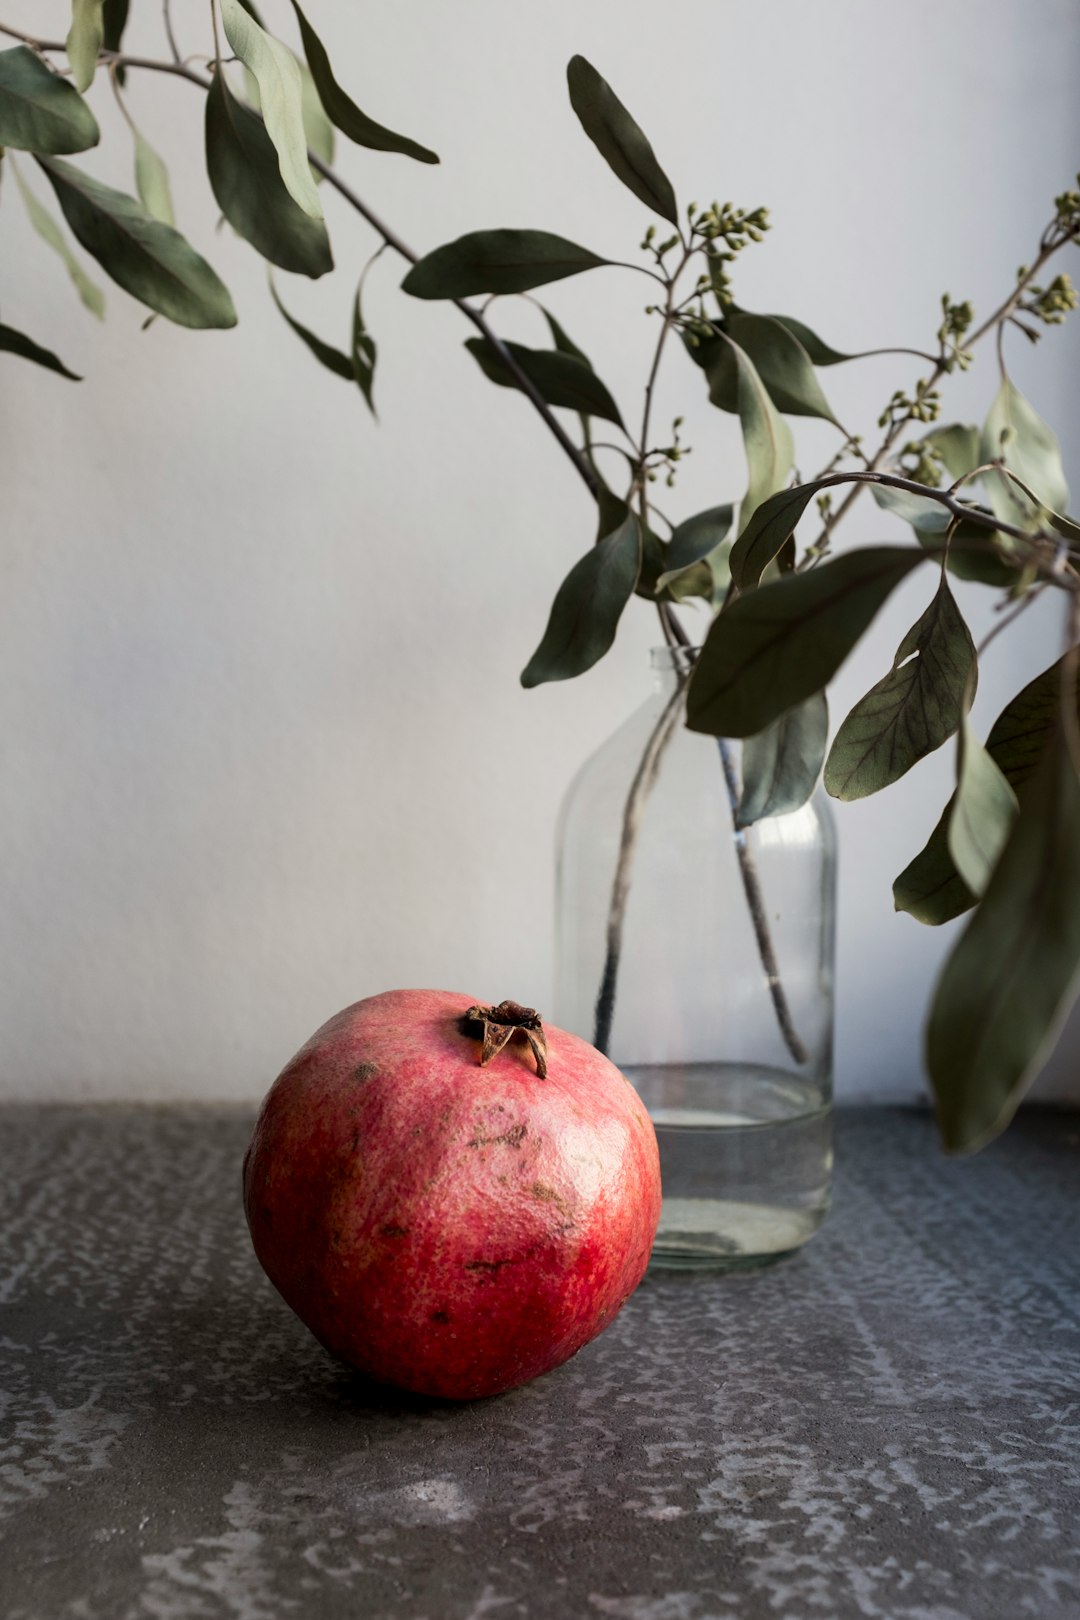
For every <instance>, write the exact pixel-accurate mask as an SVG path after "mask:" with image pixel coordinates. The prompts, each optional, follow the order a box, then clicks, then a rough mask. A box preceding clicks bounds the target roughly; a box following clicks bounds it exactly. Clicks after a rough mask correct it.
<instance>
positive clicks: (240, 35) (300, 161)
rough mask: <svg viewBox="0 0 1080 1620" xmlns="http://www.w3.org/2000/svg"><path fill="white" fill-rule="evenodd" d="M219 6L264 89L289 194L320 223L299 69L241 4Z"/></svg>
mask: <svg viewBox="0 0 1080 1620" xmlns="http://www.w3.org/2000/svg"><path fill="white" fill-rule="evenodd" d="M219 4H220V6H221V18H222V22H223V23H224V25H225V33H226V36H227V38H228V41H229V44H230V45H231V46H232V48H233V50H234V51H235V52H236V54H237V56H238V57H239V58H240V60H241V62H243V64H244V66H245V67H247V68H249V69H250V70H251V72H252V73H253V74H254V76H255V81H256V83H257V84H258V86H259V105H260V107H261V109H262V116H263V122H264V124H265V126H266V133H267V134H268V135H269V137H270V139H271V141H272V142H273V144H274V149H275V151H276V152H277V156H278V167H279V170H280V174H281V179H282V182H283V184H284V186H285V189H286V191H287V192H288V193H289V195H290V197H292V199H293V201H294V202H295V203H296V204H297V205H298V206H299V207H300V208H301V209H302V210H303V211H304V213H305V214H307V215H308V216H309V217H310V218H311V219H314V220H321V219H322V217H323V211H322V203H321V202H320V200H319V192H318V187H317V186H316V184H315V181H314V178H313V176H312V173H311V165H310V163H309V162H308V155H307V136H306V134H305V132H304V108H303V87H302V85H301V81H300V67H299V64H298V63H297V60H296V58H295V56H294V55H293V53H292V52H291V51H290V50H289V49H288V48H287V47H286V46H285V45H283V44H282V43H281V41H280V40H277V39H275V38H274V37H273V35H272V34H268V33H266V32H265V30H264V29H262V28H260V27H259V24H258V23H257V22H256V21H255V19H254V17H252V16H251V14H250V12H248V11H246V10H245V9H244V7H243V6H242V5H241V4H240V0H219Z"/></svg>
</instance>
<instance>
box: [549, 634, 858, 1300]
mask: <svg viewBox="0 0 1080 1620" xmlns="http://www.w3.org/2000/svg"><path fill="white" fill-rule="evenodd" d="M691 656H692V655H691ZM686 659H687V655H686V654H685V653H681V652H679V651H678V650H672V649H670V648H667V647H663V648H657V649H656V650H654V652H653V654H652V662H653V669H654V672H655V676H656V681H655V689H654V692H653V695H652V696H651V698H650V699H649V701H648V702H647V703H645V704H644V705H643V706H642V707H641V708H640V709H639V710H638V711H637V712H636V713H635V714H634V715H633V716H632V717H631V718H630V719H629V720H628V721H627V722H626V724H625V725H623V726H622V727H621V728H620V729H619V730H618V731H617V732H616V733H615V735H614V736H613V737H612V738H610V740H609V741H608V742H607V743H605V744H604V746H603V747H602V748H600V749H599V751H598V752H597V753H595V754H594V755H593V756H592V758H591V759H589V760H588V761H587V762H586V764H585V765H584V766H583V767H582V769H581V770H580V771H579V772H578V775H577V776H576V777H575V779H574V781H573V782H572V783H571V786H570V788H569V791H568V793H567V795H566V798H565V800H564V801H563V806H562V811H561V814H560V818H559V834H558V864H557V880H556V883H557V896H556V929H557V966H556V1000H555V1008H554V1014H553V1016H554V1021H555V1023H557V1024H559V1025H561V1026H562V1027H563V1028H564V1029H570V1030H573V1031H574V1032H575V1033H576V1034H578V1035H582V1036H584V1037H585V1038H586V1039H587V1040H590V1041H593V1042H594V1043H595V1044H596V1045H598V1046H599V1047H600V1048H601V1050H603V1051H606V1052H607V1053H608V1055H609V1056H610V1057H611V1058H612V1060H613V1061H614V1062H615V1063H617V1064H618V1066H619V1067H620V1068H621V1069H622V1071H623V1072H624V1074H626V1075H627V1076H628V1078H629V1079H630V1080H631V1081H632V1082H633V1084H634V1086H635V1087H636V1088H637V1090H638V1091H639V1092H640V1094H641V1096H642V1097H643V1099H644V1101H645V1103H646V1106H647V1107H648V1109H649V1112H650V1114H651V1116H652V1119H653V1123H654V1124H655V1126H656V1132H657V1136H658V1138H659V1142H660V1167H661V1174H662V1178H663V1185H664V1205H663V1213H662V1215H661V1218H660V1230H659V1233H658V1236H657V1241H656V1247H655V1249H654V1251H653V1264H654V1265H660V1266H669V1267H680V1268H694V1267H709V1268H713V1269H715V1268H721V1269H726V1270H734V1269H742V1268H745V1267H750V1266H758V1265H763V1264H765V1263H767V1262H769V1261H772V1260H776V1259H779V1258H781V1257H782V1256H783V1255H786V1254H791V1253H792V1252H794V1251H795V1250H797V1249H798V1248H800V1247H801V1245H802V1244H803V1243H805V1242H806V1240H807V1239H808V1238H809V1237H811V1236H812V1235H813V1234H814V1232H816V1231H817V1229H818V1227H819V1226H820V1225H821V1222H822V1221H823V1220H824V1218H825V1214H826V1212H827V1210H828V1206H829V1193H830V1185H831V1175H832V1145H831V1102H832V1026H833V1008H832V1002H833V994H832V989H833V932H834V911H835V887H836V859H835V837H834V832H833V823H832V815H831V812H830V810H829V806H828V802H827V800H826V798H825V795H824V793H823V792H822V790H821V788H820V787H819V788H818V789H817V791H816V792H815V794H814V796H813V798H812V799H811V800H810V802H809V803H808V804H806V805H804V806H803V807H802V809H800V810H795V811H793V812H791V813H790V814H787V815H781V816H772V817H767V818H764V819H762V820H760V821H757V822H755V823H754V824H753V825H752V826H750V827H748V828H746V829H745V830H743V831H739V830H738V829H737V827H736V820H735V809H736V808H737V806H738V801H739V794H740V791H741V787H740V775H739V772H740V757H741V744H739V743H738V742H718V741H717V740H716V739H715V738H712V737H705V736H701V735H698V734H696V733H693V732H690V731H687V730H686V727H685V725H684V724H683V720H684V715H683V702H682V688H683V682H684V678H685V672H686Z"/></svg>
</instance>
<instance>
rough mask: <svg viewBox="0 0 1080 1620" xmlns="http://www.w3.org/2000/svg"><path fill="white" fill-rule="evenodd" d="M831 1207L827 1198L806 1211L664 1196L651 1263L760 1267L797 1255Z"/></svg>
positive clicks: (654, 1266)
mask: <svg viewBox="0 0 1080 1620" xmlns="http://www.w3.org/2000/svg"><path fill="white" fill-rule="evenodd" d="M827 1212H828V1204H827V1202H824V1201H823V1202H822V1203H821V1204H820V1205H819V1206H818V1207H816V1208H814V1209H809V1210H807V1209H792V1208H791V1207H785V1206H783V1205H768V1204H740V1203H733V1202H731V1201H729V1200H725V1199H718V1198H665V1199H664V1203H663V1208H662V1210H661V1214H660V1226H659V1229H658V1231H657V1234H656V1242H655V1244H654V1245H653V1252H652V1258H651V1259H650V1261H649V1267H650V1270H654V1271H756V1270H759V1269H761V1268H762V1267H764V1266H770V1265H774V1264H775V1263H776V1262H777V1261H778V1260H786V1259H788V1258H789V1257H790V1256H791V1255H793V1254H797V1253H798V1251H799V1250H800V1249H801V1248H802V1246H803V1245H804V1244H805V1243H807V1242H808V1241H809V1240H810V1238H812V1237H813V1235H814V1233H815V1232H816V1231H817V1230H818V1228H819V1227H820V1225H821V1223H822V1221H823V1220H824V1219H825V1216H826V1214H827Z"/></svg>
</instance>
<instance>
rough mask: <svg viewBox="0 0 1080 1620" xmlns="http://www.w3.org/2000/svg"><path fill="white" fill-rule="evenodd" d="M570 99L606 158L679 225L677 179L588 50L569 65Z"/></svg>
mask: <svg viewBox="0 0 1080 1620" xmlns="http://www.w3.org/2000/svg"><path fill="white" fill-rule="evenodd" d="M566 82H567V84H568V85H569V87H570V105H571V106H572V107H573V109H574V111H575V112H576V113H577V115H578V118H579V119H580V120H581V127H582V129H583V130H584V131H585V133H586V135H587V136H588V137H589V139H590V140H591V141H592V142H593V144H594V145H595V147H596V149H597V151H598V152H599V153H600V156H601V157H602V158H603V159H604V161H605V163H606V164H607V165H608V167H609V168H610V169H611V170H612V172H613V173H614V174H616V175H618V177H619V179H620V180H621V181H622V183H623V185H624V186H628V187H629V189H630V190H631V191H632V192H633V193H634V196H635V197H637V198H638V200H639V201H640V202H643V203H644V204H645V206H646V208H651V209H652V211H653V213H656V214H660V215H661V217H662V218H664V219H667V220H670V221H671V223H672V224H673V225H678V223H679V209H678V204H677V203H676V201H675V192H674V191H673V189H672V185H671V181H670V180H669V179H668V177H667V175H666V174H665V173H664V171H663V169H662V168H661V167H660V165H659V163H658V162H657V161H656V154H655V152H654V151H653V149H652V147H651V146H650V145H649V142H648V141H647V140H646V138H645V134H644V132H643V131H642V130H641V129H640V128H639V127H638V125H637V124H636V123H635V122H634V120H633V118H631V116H630V114H629V113H628V112H627V110H626V108H625V107H624V106H623V104H622V102H621V101H620V100H619V98H618V96H617V95H616V94H615V92H614V90H613V89H612V88H611V86H610V84H608V82H607V80H606V79H602V78H601V77H600V75H599V73H597V71H596V69H595V68H594V67H593V66H592V65H591V63H589V62H587V61H586V60H585V58H584V57H583V56H574V57H571V59H570V64H569V66H568V67H567V69H566Z"/></svg>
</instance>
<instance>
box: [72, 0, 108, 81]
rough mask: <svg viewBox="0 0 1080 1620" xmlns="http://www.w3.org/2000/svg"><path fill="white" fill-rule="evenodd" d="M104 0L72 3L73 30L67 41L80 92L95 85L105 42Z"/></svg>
mask: <svg viewBox="0 0 1080 1620" xmlns="http://www.w3.org/2000/svg"><path fill="white" fill-rule="evenodd" d="M102 4H103V0H71V27H70V29H69V30H68V37H67V47H66V48H67V58H68V61H69V62H70V63H71V76H72V78H73V79H74V81H75V88H76V90H78V91H80V92H81V91H83V90H89V88H90V86H91V85H92V84H93V82H94V72H95V69H96V68H97V59H98V52H99V51H100V49H101V47H102V45H103V44H104V41H105V21H104V18H103V17H102V14H101V8H102Z"/></svg>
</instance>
